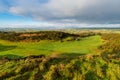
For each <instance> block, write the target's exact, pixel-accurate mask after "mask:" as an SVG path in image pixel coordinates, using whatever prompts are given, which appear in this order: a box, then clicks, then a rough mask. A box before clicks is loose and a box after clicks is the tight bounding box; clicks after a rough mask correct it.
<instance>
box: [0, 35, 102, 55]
mask: <svg viewBox="0 0 120 80" xmlns="http://www.w3.org/2000/svg"><path fill="white" fill-rule="evenodd" d="M100 44H102V41H101V38H100V36H92V37H87V38H83V39H82V40H80V41H72V42H58V41H57V42H54V41H40V42H8V41H3V40H0V55H6V54H15V55H19V56H28V55H38V54H45V55H49V54H52V53H79V54H88V53H94V51H95V49H96V48H97V46H99V45H100Z"/></svg>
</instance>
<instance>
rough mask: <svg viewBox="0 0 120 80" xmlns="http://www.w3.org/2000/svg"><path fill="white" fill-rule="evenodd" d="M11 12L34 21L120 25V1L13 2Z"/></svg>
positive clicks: (33, 0) (11, 2)
mask: <svg viewBox="0 0 120 80" xmlns="http://www.w3.org/2000/svg"><path fill="white" fill-rule="evenodd" d="M9 3H10V5H11V6H10V7H9V8H8V9H9V12H10V13H12V14H17V15H22V16H29V17H32V18H33V19H34V20H38V21H39V20H40V21H53V22H76V23H120V9H119V8H120V5H119V3H120V0H49V1H48V2H44V3H42V1H41V0H11V1H10V2H9Z"/></svg>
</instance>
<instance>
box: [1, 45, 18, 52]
mask: <svg viewBox="0 0 120 80" xmlns="http://www.w3.org/2000/svg"><path fill="white" fill-rule="evenodd" d="M16 47H17V46H5V45H2V44H0V52H2V51H8V50H12V49H15V48H16Z"/></svg>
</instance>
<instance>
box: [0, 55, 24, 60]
mask: <svg viewBox="0 0 120 80" xmlns="http://www.w3.org/2000/svg"><path fill="white" fill-rule="evenodd" d="M2 58H8V59H19V58H24V57H23V56H19V55H15V54H6V55H0V59H2Z"/></svg>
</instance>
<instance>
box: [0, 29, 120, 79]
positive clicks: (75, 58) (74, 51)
mask: <svg viewBox="0 0 120 80" xmlns="http://www.w3.org/2000/svg"><path fill="white" fill-rule="evenodd" d="M119 51H120V34H119V33H118V32H117V33H116V32H112V33H111V32H109V33H104V32H102V31H99V32H98V31H92V30H91V31H81V30H80V31H78V32H74V31H70V32H68V31H63V32H61V31H40V32H19V33H16V32H1V33H0V80H21V79H22V80H120V76H119V75H120V52H119Z"/></svg>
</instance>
